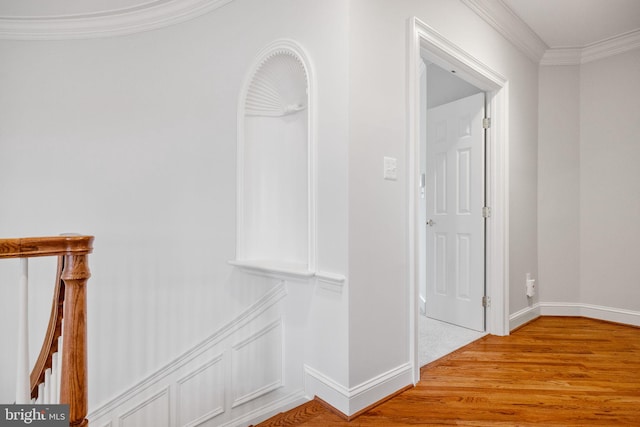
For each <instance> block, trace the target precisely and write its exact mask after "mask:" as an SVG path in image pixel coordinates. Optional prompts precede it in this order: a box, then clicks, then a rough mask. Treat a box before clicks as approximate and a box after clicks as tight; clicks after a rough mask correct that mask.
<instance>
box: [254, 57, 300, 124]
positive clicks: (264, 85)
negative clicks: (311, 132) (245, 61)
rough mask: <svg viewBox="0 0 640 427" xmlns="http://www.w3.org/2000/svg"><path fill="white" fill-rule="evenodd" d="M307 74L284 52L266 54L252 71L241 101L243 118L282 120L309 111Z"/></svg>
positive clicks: (293, 58)
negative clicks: (277, 118)
mask: <svg viewBox="0 0 640 427" xmlns="http://www.w3.org/2000/svg"><path fill="white" fill-rule="evenodd" d="M308 86H309V80H308V76H307V70H306V67H305V65H304V63H303V62H302V60H301V58H300V57H299V56H297V55H296V54H295V53H294V52H292V51H290V50H287V49H276V50H274V51H272V52H271V53H269V54H268V55H267V56H266V57H265V58H264V59H263V61H262V62H261V63H260V64H259V65H258V67H257V68H256V69H255V72H254V74H253V76H252V78H251V80H250V82H249V86H248V87H247V92H246V96H245V100H244V111H245V115H256V116H284V115H287V114H292V113H295V112H298V111H301V110H304V109H306V108H307V107H308V103H309V99H308V94H307V88H308Z"/></svg>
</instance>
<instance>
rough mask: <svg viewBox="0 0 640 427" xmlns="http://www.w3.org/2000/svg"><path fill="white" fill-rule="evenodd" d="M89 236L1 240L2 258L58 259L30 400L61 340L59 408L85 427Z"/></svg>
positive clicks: (73, 423) (73, 425)
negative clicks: (49, 310) (61, 406)
mask: <svg viewBox="0 0 640 427" xmlns="http://www.w3.org/2000/svg"><path fill="white" fill-rule="evenodd" d="M92 250H93V236H81V235H62V236H55V237H29V238H20V239H0V259H2V258H31V257H43V256H57V257H58V269H57V275H56V284H55V289H54V293H53V302H52V307H51V316H50V318H49V325H48V327H47V332H46V333H45V338H44V342H43V345H42V348H41V350H40V356H39V357H38V359H37V361H36V363H35V365H34V368H33V370H32V372H31V376H30V390H31V397H32V398H34V399H35V398H37V397H38V393H39V391H38V390H39V385H40V384H41V383H43V382H44V379H45V372H46V371H47V369H50V368H51V367H52V358H53V354H54V353H56V352H58V338H59V337H60V335H61V334H62V331H63V330H64V338H63V341H62V347H63V348H62V370H61V375H60V403H63V404H69V425H70V426H71V427H85V426H88V424H89V422H88V420H87V419H86V416H87V410H88V408H87V405H88V404H87V303H86V283H87V280H88V279H89V277H90V276H91V273H90V271H89V264H88V255H89V254H90V253H91V252H92Z"/></svg>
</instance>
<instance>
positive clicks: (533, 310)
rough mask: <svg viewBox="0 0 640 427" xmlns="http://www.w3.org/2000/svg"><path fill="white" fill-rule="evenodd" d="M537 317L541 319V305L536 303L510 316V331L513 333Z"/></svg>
mask: <svg viewBox="0 0 640 427" xmlns="http://www.w3.org/2000/svg"><path fill="white" fill-rule="evenodd" d="M537 317H540V304H538V303H536V304H533V305H532V306H530V307H525V308H523V309H522V310H520V311H517V312H515V313H513V314H512V315H511V316H509V330H511V331H513V330H514V329H516V328H519V327H520V326H522V325H524V324H525V323H527V322H530V321H532V320H533V319H535V318H537Z"/></svg>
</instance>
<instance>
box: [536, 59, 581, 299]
mask: <svg viewBox="0 0 640 427" xmlns="http://www.w3.org/2000/svg"><path fill="white" fill-rule="evenodd" d="M539 114H540V117H539V120H540V125H539V136H540V139H539V143H538V263H539V276H538V278H539V281H538V290H539V296H540V297H539V299H540V300H541V301H555V302H577V301H578V300H579V298H580V67H579V66H578V65H573V66H553V67H540V107H539Z"/></svg>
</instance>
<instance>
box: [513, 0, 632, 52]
mask: <svg viewBox="0 0 640 427" xmlns="http://www.w3.org/2000/svg"><path fill="white" fill-rule="evenodd" d="M502 1H503V2H504V3H505V4H506V5H507V6H508V7H509V8H510V9H511V10H512V11H513V12H515V14H516V15H518V16H519V17H520V19H522V20H523V21H524V22H525V23H527V25H529V27H531V29H532V30H533V31H534V32H536V34H538V36H539V37H540V38H541V39H542V40H543V41H544V42H545V43H546V44H547V46H548V47H550V48H568V47H570V48H583V47H586V46H589V45H592V44H595V43H598V42H601V41H604V40H608V39H611V38H613V37H616V36H619V35H622V34H625V33H628V32H630V31H634V30H638V29H640V0H502Z"/></svg>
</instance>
